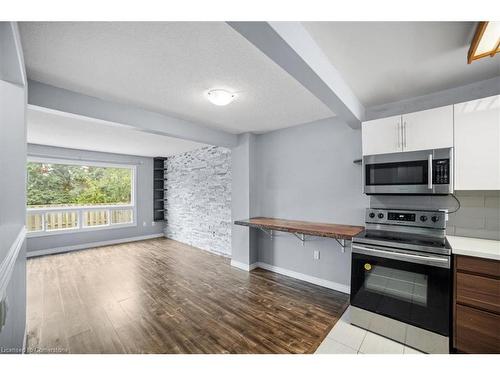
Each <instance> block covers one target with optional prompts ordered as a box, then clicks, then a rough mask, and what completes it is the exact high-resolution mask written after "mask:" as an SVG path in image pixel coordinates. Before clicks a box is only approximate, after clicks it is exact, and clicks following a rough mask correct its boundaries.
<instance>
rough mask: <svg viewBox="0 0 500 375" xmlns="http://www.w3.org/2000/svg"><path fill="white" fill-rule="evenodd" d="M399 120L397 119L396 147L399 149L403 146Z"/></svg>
mask: <svg viewBox="0 0 500 375" xmlns="http://www.w3.org/2000/svg"><path fill="white" fill-rule="evenodd" d="M401 133H402V131H401V121H398V149H401V148H402V147H403V144H402V143H403V141H402V140H401V137H402V135H401Z"/></svg>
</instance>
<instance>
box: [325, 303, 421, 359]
mask: <svg viewBox="0 0 500 375" xmlns="http://www.w3.org/2000/svg"><path fill="white" fill-rule="evenodd" d="M316 354H423V353H422V352H419V351H418V350H415V349H413V348H410V347H408V346H405V345H402V344H400V343H398V342H396V341H392V340H389V339H387V338H385V337H383V336H379V335H376V334H374V333H372V332H368V331H366V330H364V329H362V328H359V327H356V326H353V325H351V324H350V322H349V308H347V310H346V311H345V312H344V314H343V315H342V317H341V318H340V319H339V321H338V322H337V323H336V324H335V326H334V327H333V328H332V330H331V331H330V333H329V334H328V336H327V337H326V338H325V340H324V341H323V342H322V343H321V345H320V346H319V347H318V349H317V350H316Z"/></svg>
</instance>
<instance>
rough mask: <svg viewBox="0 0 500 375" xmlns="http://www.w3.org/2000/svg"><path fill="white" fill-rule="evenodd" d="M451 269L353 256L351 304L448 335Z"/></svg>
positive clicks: (356, 254) (364, 255) (363, 255)
mask: <svg viewBox="0 0 500 375" xmlns="http://www.w3.org/2000/svg"><path fill="white" fill-rule="evenodd" d="M450 290H451V269H448V268H441V267H435V266H428V265H424V264H418V263H412V262H410V261H402V260H395V259H388V258H382V257H377V256H373V255H366V254H359V253H355V252H353V253H352V263H351V296H350V300H351V305H353V306H356V307H359V308H361V309H365V310H368V311H371V312H374V313H377V314H381V315H384V316H387V317H389V318H393V319H396V320H399V321H401V322H404V323H408V324H411V325H415V326H417V327H420V328H423V329H427V330H429V331H433V332H436V333H439V334H441V335H445V336H447V335H448V334H449V312H450V305H451V292H450Z"/></svg>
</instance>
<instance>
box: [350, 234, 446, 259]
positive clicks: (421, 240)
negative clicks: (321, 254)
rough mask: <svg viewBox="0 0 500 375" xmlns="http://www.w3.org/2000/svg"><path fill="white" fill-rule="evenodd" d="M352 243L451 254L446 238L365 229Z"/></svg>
mask: <svg viewBox="0 0 500 375" xmlns="http://www.w3.org/2000/svg"><path fill="white" fill-rule="evenodd" d="M352 242H353V243H362V244H368V245H378V246H386V247H391V248H396V249H397V248H400V249H409V250H416V251H423V252H428V253H434V254H446V255H449V254H451V246H450V244H449V243H448V240H447V239H446V237H443V238H436V237H429V236H425V235H417V234H412V233H399V232H391V231H385V230H370V229H367V230H365V231H363V232H361V233H360V234H358V235H356V236H355V237H354V238H353V239H352Z"/></svg>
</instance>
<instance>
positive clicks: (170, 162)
mask: <svg viewBox="0 0 500 375" xmlns="http://www.w3.org/2000/svg"><path fill="white" fill-rule="evenodd" d="M165 167H166V169H167V170H166V172H165V177H166V180H167V181H166V183H165V187H166V188H167V192H166V198H167V201H166V205H165V207H166V209H167V211H166V218H167V223H166V226H165V236H166V237H168V238H171V239H173V240H176V241H180V242H184V243H187V244H189V245H192V246H196V247H198V248H201V249H204V250H208V251H212V252H216V253H220V254H224V255H231V150H230V149H227V148H224V147H216V146H210V147H203V148H201V149H198V150H194V151H190V152H186V153H183V154H180V155H175V156H171V157H169V158H167V160H166V161H165Z"/></svg>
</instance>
